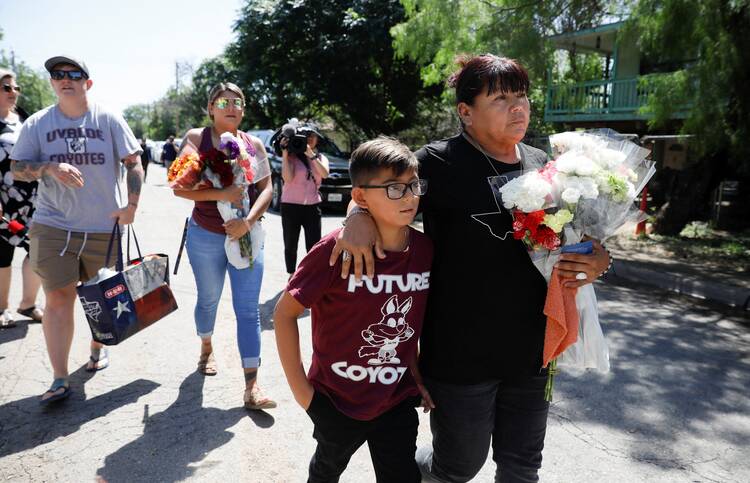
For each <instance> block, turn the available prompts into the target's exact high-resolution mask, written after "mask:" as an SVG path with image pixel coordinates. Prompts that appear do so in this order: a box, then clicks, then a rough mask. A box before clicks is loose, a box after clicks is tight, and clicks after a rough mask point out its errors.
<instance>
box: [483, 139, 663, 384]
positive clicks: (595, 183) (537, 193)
mask: <svg viewBox="0 0 750 483" xmlns="http://www.w3.org/2000/svg"><path fill="white" fill-rule="evenodd" d="M550 144H551V146H552V149H553V158H554V159H553V160H552V161H550V162H549V163H547V164H546V165H545V166H543V167H541V168H537V167H532V168H531V169H528V168H527V167H525V168H527V169H525V170H524V172H522V173H519V175H518V176H517V177H514V178H512V179H510V180H508V179H507V177H499V178H505V179H496V180H494V181H492V180H491V182H490V184H491V185H492V186H493V187H496V189H495V190H494V191H495V195H496V197H497V198H498V202H499V203H502V205H503V206H504V207H505V208H506V209H508V210H509V211H510V212H511V213H512V215H513V236H514V238H516V239H518V240H522V241H523V242H524V244H525V245H526V246H527V248H528V250H529V256H530V257H531V259H532V261H533V263H534V265H535V266H536V267H537V269H539V271H540V272H541V273H542V275H543V276H544V277H545V279H546V280H547V282H548V283H549V282H550V281H551V277H552V273H553V268H554V265H555V264H556V263H557V261H558V260H559V258H560V254H561V253H563V252H566V251H571V252H577V253H586V252H587V250H589V252H590V249H591V247H590V246H587V245H586V244H581V243H580V242H581V240H582V239H583V238H584V237H590V238H594V239H597V240H600V241H602V242H603V241H604V240H606V239H607V238H609V237H611V236H612V235H614V234H615V232H616V231H617V230H618V229H619V228H620V227H622V226H623V225H624V224H625V223H626V222H628V221H640V220H641V219H643V216H644V214H643V213H641V212H640V211H639V210H638V209H637V208H636V207H635V204H634V201H635V198H636V196H637V194H638V193H639V192H640V191H641V190H642V189H643V187H644V186H645V185H646V183H647V182H648V180H649V179H650V178H651V176H653V174H654V172H655V169H654V165H653V162H651V161H648V160H646V156H647V155H648V150H646V149H643V148H641V147H639V146H638V145H636V144H635V143H633V142H631V141H629V140H628V139H626V138H624V137H623V136H621V135H619V134H618V133H616V132H615V131H612V130H602V131H588V132H564V133H559V134H554V135H552V136H550ZM589 245H590V244H589ZM550 287H552V286H551V285H550ZM556 290H557V286H556ZM550 291H551V289H550ZM548 302H549V294H548ZM575 304H576V310H577V313H578V324H577V329H578V330H577V334H566V335H565V336H561V339H560V343H559V345H558V346H555V347H551V348H550V347H547V342H548V341H547V340H545V362H544V363H545V365H546V364H547V363H548V362H551V363H552V366H551V369H553V370H554V367H555V365H556V363H559V364H560V365H561V366H565V367H569V368H576V369H587V368H593V369H597V370H599V371H601V372H608V371H609V350H608V348H607V344H606V340H605V339H604V335H603V333H602V330H601V326H600V324H599V318H598V311H597V302H596V295H595V293H594V289H593V286H592V285H591V284H588V285H585V286H583V287H581V288H580V289H579V290H578V291H577V293H576V294H575ZM548 305H549V304H548ZM546 309H547V307H545V313H546ZM549 326H550V324H549V322H548V332H547V334H548V335H549V333H550V332H549ZM548 349H549V351H548ZM555 358H556V362H555ZM550 391H551V388H550ZM550 394H551V393H550Z"/></svg>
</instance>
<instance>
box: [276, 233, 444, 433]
mask: <svg viewBox="0 0 750 483" xmlns="http://www.w3.org/2000/svg"><path fill="white" fill-rule="evenodd" d="M409 230H410V235H409V236H410V241H409V248H408V249H407V250H406V251H403V252H386V258H385V259H383V260H379V259H376V261H375V278H374V279H373V280H371V279H369V278H368V277H366V276H364V277H363V278H362V280H361V281H360V282H359V283H357V281H356V280H355V278H354V275H350V276H349V278H348V279H342V278H341V261H340V260H339V262H337V263H336V265H335V266H333V267H330V266H328V257H329V256H330V254H331V250H332V249H333V245H334V244H335V243H336V237H337V235H338V233H339V231H340V229H339V230H334V231H333V232H331V233H329V234H328V235H326V236H325V237H324V238H323V239H322V240H320V241H319V242H318V243H317V244H316V245H315V246H314V247H313V248H312V250H310V253H308V254H307V256H306V257H305V258H304V259H303V260H302V262H301V263H300V265H299V267H298V268H297V271H296V272H295V273H294V276H293V277H292V278H291V280H290V281H289V284H288V285H287V291H288V292H289V293H290V294H291V295H292V297H294V298H295V299H296V300H297V301H298V302H299V303H300V304H302V305H304V306H305V307H309V308H311V310H312V345H313V355H312V363H311V364H310V370H309V372H308V378H309V379H310V382H311V383H312V385H313V387H314V388H315V390H317V391H320V392H322V393H324V394H326V395H328V397H330V398H331V400H332V401H333V404H334V405H335V406H336V407H337V408H338V409H339V411H341V412H342V413H344V414H346V415H347V416H349V417H352V418H355V419H360V420H365V421H367V420H371V419H373V418H375V417H377V416H379V415H381V414H383V413H384V412H385V411H387V410H389V409H390V408H392V407H393V406H395V405H396V404H398V403H399V402H401V401H403V400H404V399H405V398H407V397H409V396H416V395H418V394H419V391H418V390H417V386H416V384H415V383H414V378H413V377H412V375H411V372H410V371H409V361H410V359H411V358H412V357H413V356H414V354H415V353H416V351H417V343H418V341H419V335H420V333H421V332H422V319H423V317H424V310H425V304H426V302H427V292H428V289H429V287H430V266H431V265H432V242H431V241H430V239H429V238H427V237H426V236H425V235H424V234H422V233H420V232H419V231H417V230H414V229H411V228H410V229H409Z"/></svg>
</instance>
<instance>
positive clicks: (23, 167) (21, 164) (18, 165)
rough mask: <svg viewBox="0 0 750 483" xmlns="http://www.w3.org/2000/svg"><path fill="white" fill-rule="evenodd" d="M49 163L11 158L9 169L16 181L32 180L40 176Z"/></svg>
mask: <svg viewBox="0 0 750 483" xmlns="http://www.w3.org/2000/svg"><path fill="white" fill-rule="evenodd" d="M50 164H51V163H37V162H33V163H32V162H29V161H15V160H11V162H10V169H11V171H12V172H13V177H14V178H15V179H17V180H18V181H34V180H37V179H40V178H41V177H42V175H43V174H44V172H45V171H46V170H47V167H48V166H49V165H50Z"/></svg>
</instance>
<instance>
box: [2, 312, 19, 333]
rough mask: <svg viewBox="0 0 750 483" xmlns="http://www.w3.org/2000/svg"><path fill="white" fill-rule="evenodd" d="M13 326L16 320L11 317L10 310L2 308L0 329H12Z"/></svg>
mask: <svg viewBox="0 0 750 483" xmlns="http://www.w3.org/2000/svg"><path fill="white" fill-rule="evenodd" d="M15 326H16V321H15V320H14V319H13V315H11V313H10V310H8V309H5V310H3V313H2V314H0V329H12V328H13V327H15Z"/></svg>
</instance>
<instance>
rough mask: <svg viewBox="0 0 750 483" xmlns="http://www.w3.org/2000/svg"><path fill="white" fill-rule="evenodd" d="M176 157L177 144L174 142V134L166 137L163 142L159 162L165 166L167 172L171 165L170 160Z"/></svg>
mask: <svg viewBox="0 0 750 483" xmlns="http://www.w3.org/2000/svg"><path fill="white" fill-rule="evenodd" d="M175 159H177V146H176V145H175V143H174V135H171V136H169V137H168V138H167V142H165V143H164V146H163V147H162V148H161V159H160V161H161V164H163V165H164V167H165V168H167V172H169V167H170V166H172V162H173V161H174V160H175Z"/></svg>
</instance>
